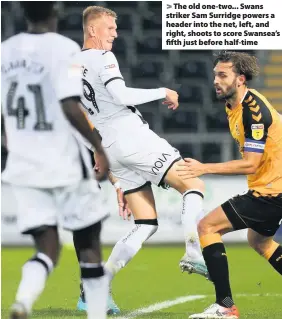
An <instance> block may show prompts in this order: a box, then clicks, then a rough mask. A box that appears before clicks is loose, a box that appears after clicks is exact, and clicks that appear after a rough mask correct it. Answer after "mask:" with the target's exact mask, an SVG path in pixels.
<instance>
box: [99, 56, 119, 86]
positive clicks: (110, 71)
mask: <svg viewBox="0 0 282 319" xmlns="http://www.w3.org/2000/svg"><path fill="white" fill-rule="evenodd" d="M99 75H100V77H101V80H102V82H103V83H104V85H105V86H107V84H108V83H110V82H112V81H115V80H123V76H122V75H121V72H120V69H119V65H118V61H117V59H116V57H115V55H114V54H113V53H112V52H111V51H105V52H104V53H102V65H101V68H100V74H99Z"/></svg>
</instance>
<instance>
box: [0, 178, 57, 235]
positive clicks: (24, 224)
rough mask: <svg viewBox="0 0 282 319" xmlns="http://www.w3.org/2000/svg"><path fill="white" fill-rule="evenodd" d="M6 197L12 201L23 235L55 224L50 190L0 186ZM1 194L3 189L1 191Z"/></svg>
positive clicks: (54, 209) (52, 198) (54, 207)
mask: <svg viewBox="0 0 282 319" xmlns="http://www.w3.org/2000/svg"><path fill="white" fill-rule="evenodd" d="M2 187H4V188H5V193H6V196H8V197H9V198H10V200H11V201H14V204H15V207H16V211H17V224H18V228H19V231H20V232H21V233H23V234H31V233H33V232H34V231H35V230H37V229H39V228H41V229H42V227H44V226H55V225H56V224H57V218H56V217H57V209H56V203H55V201H54V197H53V193H52V190H48V189H40V188H29V187H21V186H15V185H8V184H2ZM2 192H3V189H2Z"/></svg>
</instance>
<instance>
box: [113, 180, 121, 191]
mask: <svg viewBox="0 0 282 319" xmlns="http://www.w3.org/2000/svg"><path fill="white" fill-rule="evenodd" d="M113 186H114V188H115V190H116V191H117V190H119V189H121V185H120V182H119V181H117V182H115V183H114V184H113Z"/></svg>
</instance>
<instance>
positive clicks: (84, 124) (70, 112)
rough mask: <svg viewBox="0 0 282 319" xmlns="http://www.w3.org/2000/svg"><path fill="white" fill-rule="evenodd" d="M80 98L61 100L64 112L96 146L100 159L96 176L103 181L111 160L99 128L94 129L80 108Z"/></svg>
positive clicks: (78, 129)
mask: <svg viewBox="0 0 282 319" xmlns="http://www.w3.org/2000/svg"><path fill="white" fill-rule="evenodd" d="M79 102H80V98H79V97H70V98H66V99H63V100H62V101H61V104H62V109H63V112H64V114H65V116H66V118H67V119H68V120H69V122H70V123H71V125H72V126H73V127H74V128H75V129H76V130H77V131H78V132H79V133H80V134H81V135H82V136H83V137H84V138H85V139H86V140H87V141H88V142H89V143H90V144H91V145H93V147H94V148H95V152H96V156H97V158H98V160H99V164H100V170H99V172H97V174H96V178H97V179H98V180H99V181H101V180H103V179H106V178H107V174H108V170H109V161H108V159H107V156H106V154H105V152H104V149H103V147H102V144H101V138H100V135H99V133H98V132H97V130H96V129H95V128H94V129H92V128H91V127H90V125H89V123H88V121H87V119H86V118H85V116H84V113H83V111H82V110H81V108H80V104H79Z"/></svg>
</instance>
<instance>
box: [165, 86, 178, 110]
mask: <svg viewBox="0 0 282 319" xmlns="http://www.w3.org/2000/svg"><path fill="white" fill-rule="evenodd" d="M165 91H166V97H165V101H164V102H162V104H164V105H167V106H168V108H169V109H172V110H176V109H177V108H178V106H179V103H178V93H177V92H176V91H173V90H170V89H167V88H166V89H165Z"/></svg>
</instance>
